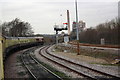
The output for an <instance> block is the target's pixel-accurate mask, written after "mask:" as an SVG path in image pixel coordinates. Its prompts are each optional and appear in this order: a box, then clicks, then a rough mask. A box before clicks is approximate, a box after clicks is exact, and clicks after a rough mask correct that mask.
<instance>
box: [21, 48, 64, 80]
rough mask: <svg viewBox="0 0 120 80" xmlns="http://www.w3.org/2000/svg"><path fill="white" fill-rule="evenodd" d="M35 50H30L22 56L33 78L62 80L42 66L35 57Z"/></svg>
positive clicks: (36, 79)
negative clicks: (33, 54)
mask: <svg viewBox="0 0 120 80" xmlns="http://www.w3.org/2000/svg"><path fill="white" fill-rule="evenodd" d="M32 53H33V49H28V50H26V51H24V52H23V54H22V55H21V60H22V62H23V64H24V66H25V67H26V69H27V70H28V72H29V73H30V74H31V76H32V77H33V78H34V79H35V80H38V79H45V80H47V79H48V80H54V79H55V80H62V79H61V78H60V77H59V76H57V75H56V74H54V73H53V72H52V71H50V70H48V69H47V68H46V67H44V66H43V65H41V64H40V63H39V62H38V61H37V60H36V59H35V58H34V57H33V56H32Z"/></svg>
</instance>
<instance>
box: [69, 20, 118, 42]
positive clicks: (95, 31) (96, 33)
mask: <svg viewBox="0 0 120 80" xmlns="http://www.w3.org/2000/svg"><path fill="white" fill-rule="evenodd" d="M79 37H80V42H81V43H91V44H100V40H101V38H104V40H105V44H120V42H119V41H120V19H118V18H115V19H113V20H111V21H108V22H105V23H101V24H99V25H97V26H96V27H94V28H93V27H90V28H87V29H85V30H83V31H81V32H80V34H79ZM70 38H71V39H75V38H76V34H75V33H73V32H72V33H71V36H70Z"/></svg>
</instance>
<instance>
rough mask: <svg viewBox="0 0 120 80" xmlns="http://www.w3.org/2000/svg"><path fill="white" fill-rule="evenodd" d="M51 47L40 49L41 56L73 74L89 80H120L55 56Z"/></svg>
mask: <svg viewBox="0 0 120 80" xmlns="http://www.w3.org/2000/svg"><path fill="white" fill-rule="evenodd" d="M48 48H49V46H47V47H43V48H42V49H40V55H41V56H43V57H44V58H46V59H48V60H50V61H52V62H54V63H56V64H58V65H60V66H62V67H65V68H67V69H69V70H70V71H72V72H75V73H77V74H79V75H82V76H84V77H85V78H87V79H91V80H120V77H117V76H114V75H111V74H107V73H105V72H101V71H98V70H95V69H92V68H89V67H87V66H84V65H80V64H77V63H75V62H72V61H70V60H67V59H63V58H61V57H59V56H55V55H53V54H51V53H49V51H48Z"/></svg>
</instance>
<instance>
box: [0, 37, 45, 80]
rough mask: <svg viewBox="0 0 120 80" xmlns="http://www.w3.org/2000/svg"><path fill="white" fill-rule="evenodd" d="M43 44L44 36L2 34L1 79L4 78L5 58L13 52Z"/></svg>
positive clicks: (0, 52)
mask: <svg viewBox="0 0 120 80" xmlns="http://www.w3.org/2000/svg"><path fill="white" fill-rule="evenodd" d="M43 44H44V37H7V36H0V80H3V79H4V66H3V63H4V60H5V59H6V58H7V57H8V56H9V55H11V53H12V52H15V51H18V50H22V49H25V48H29V47H32V46H37V45H43Z"/></svg>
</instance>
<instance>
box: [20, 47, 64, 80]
mask: <svg viewBox="0 0 120 80" xmlns="http://www.w3.org/2000/svg"><path fill="white" fill-rule="evenodd" d="M29 50H30V49H28V50H26V51H25V52H23V54H22V55H21V59H22V62H23V64H24V66H25V67H26V69H27V70H28V72H29V73H30V74H31V75H32V77H33V78H34V79H35V80H38V79H39V78H38V77H37V76H35V74H34V73H33V72H32V71H31V70H30V68H29V65H28V66H27V64H26V62H25V61H24V58H23V55H25V53H26V52H27V51H29ZM31 52H32V51H29V54H28V56H27V57H29V58H30V60H33V61H34V62H35V63H36V64H38V65H39V66H40V67H42V69H44V70H45V71H47V72H49V73H50V74H51V75H52V76H54V78H55V79H56V80H62V78H61V77H59V76H58V75H56V74H54V73H53V72H52V71H50V70H49V69H47V68H46V67H44V66H43V65H42V64H40V63H39V62H38V61H37V59H35V58H34V57H33V56H32V55H31V54H30V53H31ZM26 55H27V53H26ZM30 60H29V61H30Z"/></svg>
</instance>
